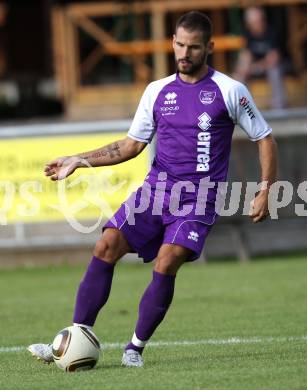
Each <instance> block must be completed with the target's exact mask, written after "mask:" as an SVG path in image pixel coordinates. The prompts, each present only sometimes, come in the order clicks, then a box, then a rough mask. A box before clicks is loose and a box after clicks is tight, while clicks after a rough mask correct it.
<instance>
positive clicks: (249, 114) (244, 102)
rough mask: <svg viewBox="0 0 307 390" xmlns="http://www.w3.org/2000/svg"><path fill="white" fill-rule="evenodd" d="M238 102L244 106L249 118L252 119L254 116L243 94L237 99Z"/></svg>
mask: <svg viewBox="0 0 307 390" xmlns="http://www.w3.org/2000/svg"><path fill="white" fill-rule="evenodd" d="M239 102H240V106H242V107H243V108H244V110H245V111H246V113H247V115H248V116H249V117H250V118H251V119H254V118H255V114H254V112H253V110H252V108H251V106H250V104H249V100H248V99H247V98H246V97H245V96H243V97H241V99H240V100H239Z"/></svg>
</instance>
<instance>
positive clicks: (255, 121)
mask: <svg viewBox="0 0 307 390" xmlns="http://www.w3.org/2000/svg"><path fill="white" fill-rule="evenodd" d="M227 100H228V99H227ZM228 110H229V114H230V116H231V118H232V120H233V121H234V123H235V124H238V125H239V126H240V127H241V128H242V129H243V130H244V131H245V133H246V134H247V135H248V137H249V138H250V140H252V141H258V140H260V139H262V138H264V137H266V136H267V135H269V134H270V133H271V132H272V129H271V127H270V126H269V125H268V124H267V122H266V121H265V120H264V118H263V116H262V114H261V113H260V111H259V110H258V108H257V107H256V104H255V102H254V100H253V98H252V96H251V94H250V93H249V91H248V89H247V88H246V87H245V85H244V84H242V83H239V82H237V83H235V84H234V85H233V87H232V88H231V89H230V91H229V100H228Z"/></svg>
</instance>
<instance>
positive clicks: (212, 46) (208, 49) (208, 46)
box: [207, 41, 214, 54]
mask: <svg viewBox="0 0 307 390" xmlns="http://www.w3.org/2000/svg"><path fill="white" fill-rule="evenodd" d="M213 49H214V42H213V41H209V42H208V43H207V52H208V54H212V53H213Z"/></svg>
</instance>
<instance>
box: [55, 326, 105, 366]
mask: <svg viewBox="0 0 307 390" xmlns="http://www.w3.org/2000/svg"><path fill="white" fill-rule="evenodd" d="M52 354H53V359H54V361H55V363H56V365H57V366H58V367H59V368H60V369H61V370H63V371H81V370H90V369H91V368H93V367H94V366H95V364H96V363H97V361H98V359H99V354H100V344H99V341H98V339H97V337H96V336H95V335H94V333H93V332H92V331H90V330H89V329H87V328H85V327H83V326H69V327H67V328H65V329H62V330H61V331H60V332H59V333H58V334H57V335H56V336H55V338H54V340H53V343H52Z"/></svg>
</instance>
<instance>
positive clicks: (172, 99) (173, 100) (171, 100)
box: [164, 92, 177, 104]
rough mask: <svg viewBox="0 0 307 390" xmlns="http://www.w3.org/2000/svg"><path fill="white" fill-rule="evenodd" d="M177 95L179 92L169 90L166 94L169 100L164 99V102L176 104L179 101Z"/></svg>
mask: <svg viewBox="0 0 307 390" xmlns="http://www.w3.org/2000/svg"><path fill="white" fill-rule="evenodd" d="M176 97H177V94H176V93H175V92H168V93H167V94H166V95H165V98H166V99H167V100H165V101H164V104H176V103H177V101H176Z"/></svg>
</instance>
